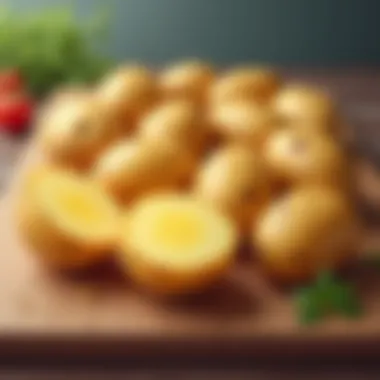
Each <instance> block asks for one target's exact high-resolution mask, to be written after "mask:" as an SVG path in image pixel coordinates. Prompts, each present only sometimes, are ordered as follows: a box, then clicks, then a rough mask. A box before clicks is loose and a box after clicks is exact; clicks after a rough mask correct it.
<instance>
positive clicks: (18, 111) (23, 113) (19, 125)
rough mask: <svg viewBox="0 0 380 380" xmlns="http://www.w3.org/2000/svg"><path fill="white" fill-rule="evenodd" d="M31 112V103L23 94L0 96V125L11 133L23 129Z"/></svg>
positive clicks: (28, 120)
mask: <svg viewBox="0 0 380 380" xmlns="http://www.w3.org/2000/svg"><path fill="white" fill-rule="evenodd" d="M32 114H33V103H32V101H31V100H30V99H29V98H28V97H27V96H26V95H24V94H22V95H13V96H12V95H9V96H0V125H1V127H2V129H3V130H5V131H7V132H11V133H19V132H22V131H24V130H25V129H26V128H27V127H28V124H29V122H30V121H31V118H32Z"/></svg>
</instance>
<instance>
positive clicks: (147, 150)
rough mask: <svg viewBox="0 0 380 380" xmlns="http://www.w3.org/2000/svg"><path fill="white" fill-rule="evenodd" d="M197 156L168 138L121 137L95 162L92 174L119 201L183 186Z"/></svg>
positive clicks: (122, 202)
mask: <svg viewBox="0 0 380 380" xmlns="http://www.w3.org/2000/svg"><path fill="white" fill-rule="evenodd" d="M195 167H196V161H195V158H194V157H193V155H192V154H191V153H189V152H188V151H186V150H185V149H183V148H181V147H179V146H177V145H176V144H173V143H171V142H167V141H163V142H162V141H160V142H156V141H149V142H148V141H147V142H140V141H138V140H136V139H133V140H132V139H131V140H121V141H119V142H117V143H116V144H115V145H113V146H111V147H110V148H109V149H108V150H107V151H106V152H104V154H103V155H102V156H101V157H100V158H99V160H98V162H97V163H96V164H95V166H94V168H93V171H92V176H93V177H94V178H95V180H96V181H97V182H98V183H100V185H101V186H102V187H103V188H105V190H106V191H107V192H108V193H110V194H111V195H112V196H113V197H114V198H115V199H116V200H117V201H118V202H119V203H121V204H124V203H128V202H130V201H132V200H134V199H135V198H136V197H138V196H141V195H143V194H147V193H150V192H154V191H160V190H162V189H167V188H179V189H181V188H183V187H185V186H186V185H187V184H188V183H189V182H190V179H191V178H192V176H193V172H194V170H195Z"/></svg>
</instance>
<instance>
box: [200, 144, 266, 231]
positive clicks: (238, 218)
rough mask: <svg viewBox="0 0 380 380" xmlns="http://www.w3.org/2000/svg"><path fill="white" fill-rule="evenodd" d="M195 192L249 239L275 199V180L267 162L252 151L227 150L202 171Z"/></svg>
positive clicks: (207, 162)
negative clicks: (263, 213) (271, 200)
mask: <svg viewBox="0 0 380 380" xmlns="http://www.w3.org/2000/svg"><path fill="white" fill-rule="evenodd" d="M194 192H195V194H196V196H197V197H199V198H200V199H202V200H204V201H206V202H209V203H210V204H212V205H214V206H215V207H217V208H219V209H220V210H222V211H224V212H226V213H227V214H228V215H230V216H231V217H232V218H233V220H234V221H235V223H236V224H237V226H238V228H239V229H240V231H241V233H242V234H243V235H245V234H246V233H247V232H248V231H249V230H250V228H251V225H252V224H253V223H254V222H255V220H256V219H257V217H258V215H259V213H260V211H261V210H262V209H263V207H264V206H265V205H266V204H267V203H268V202H269V200H270V198H271V192H272V189H271V178H270V176H269V174H268V171H267V170H266V167H265V165H264V163H263V161H262V160H261V159H260V157H259V156H257V155H256V154H255V153H253V152H252V151H251V150H250V149H248V148H244V147H241V146H226V147H224V148H221V149H220V150H218V151H216V152H215V153H213V154H212V155H211V156H210V158H209V159H208V160H207V161H206V162H205V164H204V166H203V167H201V169H200V171H199V173H198V175H197V177H196V180H195V184H194Z"/></svg>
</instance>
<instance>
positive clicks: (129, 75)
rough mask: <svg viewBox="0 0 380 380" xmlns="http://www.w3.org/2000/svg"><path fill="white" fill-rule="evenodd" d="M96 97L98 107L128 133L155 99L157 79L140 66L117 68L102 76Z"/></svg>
mask: <svg viewBox="0 0 380 380" xmlns="http://www.w3.org/2000/svg"><path fill="white" fill-rule="evenodd" d="M96 96H97V97H98V99H99V101H100V105H101V107H103V108H104V110H105V111H107V112H108V113H110V114H111V115H113V117H114V118H116V119H118V120H119V121H120V123H121V124H122V125H124V129H125V131H126V132H128V131H130V130H131V128H133V127H134V125H135V123H136V122H137V120H138V118H139V117H140V116H141V115H142V114H143V113H145V112H146V111H147V110H148V109H149V108H150V107H151V106H152V104H154V102H155V101H156V98H157V84H156V79H155V76H154V75H153V74H152V73H151V72H150V71H149V70H148V69H147V68H145V67H143V66H140V65H129V66H124V67H120V68H119V69H117V70H115V71H113V72H111V73H110V74H109V75H107V76H106V77H105V78H104V79H103V81H102V82H101V83H100V84H99V86H98V88H97V89H96Z"/></svg>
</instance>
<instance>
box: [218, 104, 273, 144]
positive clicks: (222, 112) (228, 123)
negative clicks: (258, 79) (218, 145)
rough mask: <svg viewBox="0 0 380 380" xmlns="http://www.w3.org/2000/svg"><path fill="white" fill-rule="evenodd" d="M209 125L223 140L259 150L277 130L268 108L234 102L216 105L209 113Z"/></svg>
mask: <svg viewBox="0 0 380 380" xmlns="http://www.w3.org/2000/svg"><path fill="white" fill-rule="evenodd" d="M210 123H211V125H212V126H213V128H214V129H215V131H216V132H217V133H218V134H219V135H221V136H222V138H223V139H224V140H227V141H232V142H237V143H241V144H243V145H246V146H248V147H251V148H253V149H255V150H257V149H261V147H262V145H263V143H264V142H265V141H266V139H267V138H268V136H269V135H270V134H271V133H272V132H273V131H274V130H276V129H277V125H276V120H275V117H274V113H273V112H272V111H271V109H270V108H269V107H266V106H263V105H260V104H257V103H253V102H249V101H247V100H236V101H231V102H227V103H222V104H218V105H216V106H215V107H214V109H213V110H212V111H211V115H210Z"/></svg>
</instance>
